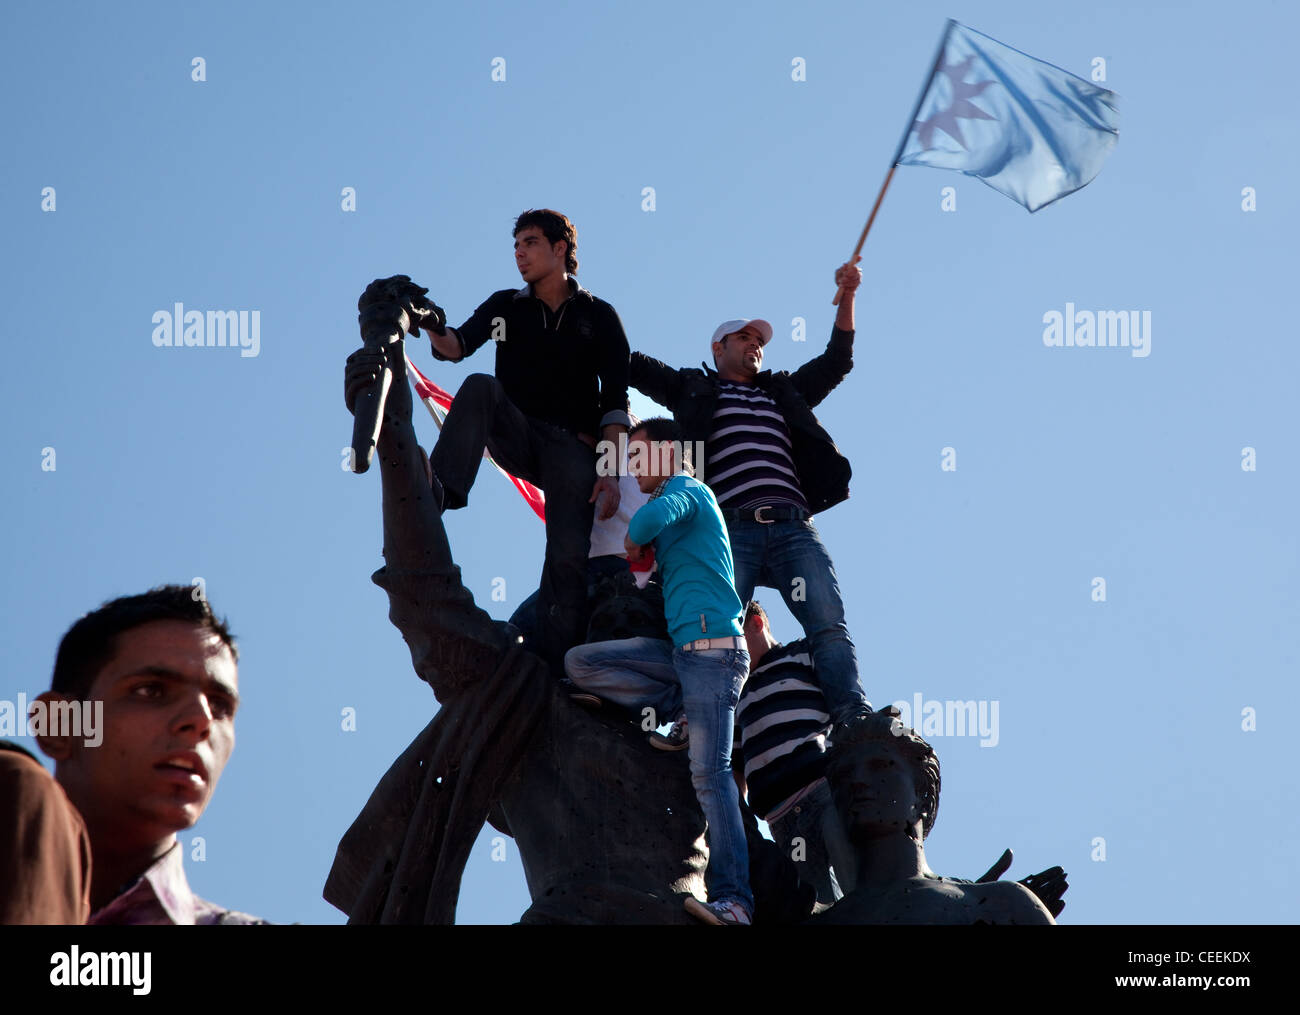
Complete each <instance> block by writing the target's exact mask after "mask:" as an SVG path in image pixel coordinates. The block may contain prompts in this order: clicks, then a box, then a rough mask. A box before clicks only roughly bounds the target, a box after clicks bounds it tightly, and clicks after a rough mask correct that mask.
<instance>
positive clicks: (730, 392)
mask: <svg viewBox="0 0 1300 1015" xmlns="http://www.w3.org/2000/svg"><path fill="white" fill-rule="evenodd" d="M856 260H857V259H856V258H855V260H854V261H851V262H848V263H846V264H842V265H840V267H839V268H838V269H837V270H836V272H835V284H836V285H837V286H839V287H840V290H841V299H840V303H839V309H838V311H837V312H836V315H835V322H834V325H833V327H832V328H831V338H830V342H829V343H828V344H827V346H826V351H825V352H823V353H821V354H820V355H818V356H814V357H813V358H812V359H810V360H809V361H808V362H806V363H804V364H803V365H802V366H801V367H799V368H798V369H796V370H794V371H785V370H777V371H772V370H763V369H762V367H763V350H764V347H765V346H766V345H767V344H768V343H769V342H770V341H771V340H772V325H771V324H769V323H768V322H767V321H763V320H747V319H737V320H730V321H724V322H723V323H722V324H720V325H719V326H718V327H717V328H716V329H715V330H714V332H713V339H712V343H711V349H712V353H713V364H714V367H715V368H716V369H710V368H709V367H708V366H707V365H704V369H703V370H699V369H696V368H687V369H682V370H675V369H673V368H671V367H669V366H667V365H665V364H663V363H661V362H659V361H658V360H656V359H653V358H652V357H650V356H647V355H645V354H644V353H641V352H635V353H633V354H632V360H631V385H632V387H634V388H636V389H637V390H639V391H641V392H642V393H643V394H646V395H648V396H650V397H651V398H653V399H654V400H655V401H656V402H659V403H660V404H661V405H666V406H667V407H668V408H669V409H670V410H671V411H672V412H673V415H674V418H675V419H676V421H677V423H678V424H679V425H680V426H681V428H682V431H683V433H684V435H685V439H686V441H687V443H688V444H690V445H692V446H698V445H699V444H703V446H704V461H703V463H698V462H697V463H696V466H697V477H698V478H699V479H700V480H701V481H702V482H704V483H706V484H708V486H709V487H710V488H711V489H712V490H713V494H714V497H715V498H716V499H717V502H718V507H719V508H720V509H721V510H722V517H723V519H724V520H725V521H726V523H727V536H728V540H729V542H730V544H731V553H732V558H733V561H734V572H735V579H736V595H737V596H738V597H739V598H740V601H741V602H742V603H743V602H746V601H747V600H748V599H749V598H750V597H751V596H752V595H753V594H754V589H755V587H756V586H758V585H765V586H767V587H769V588H773V589H776V590H777V591H778V592H780V593H781V597H782V598H783V599H784V600H785V603H786V606H787V607H789V609H790V612H791V613H792V614H793V615H794V617H795V619H796V620H797V621H798V622H799V624H800V626H801V627H802V628H803V631H804V636H805V637H806V638H807V639H808V643H809V646H810V652H811V654H812V657H813V659H814V660H816V664H817V668H818V670H819V671H820V673H821V682H822V689H823V691H824V692H825V695H826V701H827V704H828V711H829V712H830V715H831V718H832V720H833V721H834V722H836V723H851V722H854V721H856V720H859V719H861V718H862V717H863V716H865V715H867V714H868V713H870V711H871V705H870V703H869V702H868V701H867V696H866V694H865V693H864V691H863V688H862V684H861V681H860V680H859V676H858V657H857V650H856V649H855V647H854V644H853V639H852V638H851V637H850V636H849V630H848V625H847V623H846V622H845V616H844V600H843V597H842V596H841V594H840V586H839V579H838V578H837V577H836V574H835V568H834V565H833V564H832V563H831V558H830V555H829V554H828V553H827V552H826V547H825V546H823V545H822V541H821V536H820V535H819V534H818V532H817V527H816V526H815V525H814V524H813V514H814V513H816V512H820V511H825V510H828V509H829V508H832V507H834V506H835V505H836V504H839V503H842V502H843V501H844V500H845V499H846V498H847V497H848V495H849V478H850V475H851V472H852V469H851V467H850V465H849V461H848V459H847V458H845V457H844V455H842V454H841V453H840V451H839V449H838V448H837V447H836V446H835V442H834V441H833V440H831V437H830V434H828V433H827V432H826V430H825V429H824V428H823V427H822V425H821V423H820V422H818V420H817V417H816V416H814V415H813V411H812V410H813V408H814V407H815V406H817V405H818V404H819V403H820V402H821V401H822V400H823V399H824V398H826V396H827V395H829V394H830V393H831V391H832V390H834V389H835V387H836V386H837V385H838V384H839V383H840V382H841V381H842V380H843V379H844V378H845V377H846V376H847V375H848V372H849V371H850V370H851V369H852V367H853V328H854V310H853V307H854V298H855V293H856V291H857V288H858V286H859V284H860V283H861V281H862V272H861V270H860V269H859V268H858V266H857V263H856Z"/></svg>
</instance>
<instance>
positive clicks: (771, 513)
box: [722, 504, 812, 525]
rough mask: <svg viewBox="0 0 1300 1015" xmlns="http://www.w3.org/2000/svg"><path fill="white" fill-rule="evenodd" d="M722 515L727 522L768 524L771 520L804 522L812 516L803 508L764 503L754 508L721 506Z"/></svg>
mask: <svg viewBox="0 0 1300 1015" xmlns="http://www.w3.org/2000/svg"><path fill="white" fill-rule="evenodd" d="M722 517H723V520H724V521H728V522H762V523H763V524H764V525H770V524H771V523H772V522H806V521H808V519H810V518H811V517H812V512H811V511H805V510H804V509H803V508H797V507H787V506H782V507H776V506H773V505H771V504H764V505H763V506H762V507H756V508H743V509H741V508H723V509H722Z"/></svg>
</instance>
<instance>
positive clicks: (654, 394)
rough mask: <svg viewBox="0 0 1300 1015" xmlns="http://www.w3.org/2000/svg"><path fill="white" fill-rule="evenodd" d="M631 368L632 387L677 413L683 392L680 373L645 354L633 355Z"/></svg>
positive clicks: (635, 353) (637, 353)
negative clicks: (678, 400)
mask: <svg viewBox="0 0 1300 1015" xmlns="http://www.w3.org/2000/svg"><path fill="white" fill-rule="evenodd" d="M629 366H630V368H631V377H630V379H629V383H630V384H631V385H632V387H634V388H636V389H637V391H639V392H641V394H643V395H645V396H646V397H647V398H653V399H654V400H655V401H656V402H658V403H659V404H660V405H662V406H664V407H665V408H667V409H668V411H669V412H676V411H677V398H678V396H679V395H680V394H681V391H682V375H681V374H680V373H679V372H678V371H676V370H674V369H673V368H672V367H670V366H666V365H665V364H663V363H660V362H659V361H658V360H657V359H655V358H654V357H652V356H647V355H646V354H645V353H643V352H634V353H632V358H631V360H630V363H629Z"/></svg>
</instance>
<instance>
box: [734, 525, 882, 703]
mask: <svg viewBox="0 0 1300 1015" xmlns="http://www.w3.org/2000/svg"><path fill="white" fill-rule="evenodd" d="M727 535H728V536H729V538H730V540H731V556H732V559H733V561H734V562H735V569H736V595H738V596H739V597H740V601H741V603H742V604H743V603H748V602H749V601H750V600H751V599H752V598H754V586H756V585H765V586H767V587H768V588H772V589H775V590H776V591H778V592H779V593H781V598H782V599H784V600H785V605H786V606H787V607H789V609H790V612H791V613H792V614H794V619H795V620H797V621H799V624H800V626H801V627H802V628H803V632H804V636H805V637H806V638H807V639H808V643H809V645H810V646H811V647H812V657H813V666H814V667H815V669H816V671H817V680H818V681H819V682H820V683H821V687H822V693H823V694H825V695H826V708H827V711H828V712H830V715H831V721H832V722H842V721H844V720H845V719H847V718H849V717H850V716H852V715H853V714H854V713H855V712H858V711H861V710H862V709H864V708H868V707H869V704H868V702H867V696H866V695H865V694H864V693H863V691H862V684H861V682H860V680H859V679H858V654H857V652H856V650H855V649H854V648H853V641H852V640H851V639H850V638H849V629H848V627H847V626H846V625H845V623H844V600H843V599H842V598H841V596H840V583H839V579H838V578H836V577H835V568H834V566H833V565H832V564H831V558H830V555H829V554H828V553H827V552H826V547H824V546H823V545H822V541H821V537H820V536H818V535H817V529H816V528H815V527H814V526H813V523H812V522H811V521H807V522H800V521H786V522H770V523H765V522H759V521H754V520H753V519H746V520H743V521H728V522H727Z"/></svg>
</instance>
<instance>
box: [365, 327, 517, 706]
mask: <svg viewBox="0 0 1300 1015" xmlns="http://www.w3.org/2000/svg"><path fill="white" fill-rule="evenodd" d="M404 346H405V342H404V341H398V342H394V343H393V344H392V345H389V346H387V347H385V349H384V350H383V351H382V352H377V351H370V350H366V349H360V350H358V351H357V352H354V353H353V354H352V355H351V356H349V357H348V366H347V372H346V375H345V387H344V399H345V401H346V403H347V406H348V409H349V410H351V409H352V406H353V404H354V402H355V399H356V393H357V391H359V390H360V389H361V388H363V387H364V386H365V385H367V384H369V383H373V380H374V378H375V376H377V374H378V372H379V371H380V370H381V369H382V368H383V363H384V360H385V359H387V360H388V362H389V364H390V366H391V369H392V371H393V383H392V387H391V388H390V389H389V392H388V401H387V403H386V405H385V408H384V424H383V429H382V430H381V431H380V434H379V444H378V447H377V448H376V454H377V456H378V458H379V464H380V470H379V472H380V476H381V479H382V484H383V512H384V567H383V568H381V569H380V570H379V571H377V572H376V573H375V575H374V581H375V583H376V584H377V585H379V586H380V587H381V588H383V589H384V591H386V592H387V593H388V603H389V611H388V616H389V619H390V620H391V621H392V622H393V624H394V626H396V627H397V629H398V630H399V631H401V632H402V637H403V638H404V639H405V640H406V644H407V646H408V647H409V648H410V650H411V663H412V665H413V666H414V667H415V672H416V673H417V674H418V675H419V676H420V678H421V679H422V680H425V681H426V682H428V683H429V684H430V685H431V686H432V687H433V690H434V693H435V694H437V696H438V700H439V701H442V702H444V703H445V702H446V701H447V700H448V699H449V697H450V696H451V695H453V694H455V693H456V692H457V691H458V690H459V689H460V688H463V687H465V686H467V685H469V684H472V683H475V682H477V681H482V680H484V679H486V678H487V677H488V676H490V675H491V674H492V673H493V672H494V671H495V670H496V668H497V667H498V665H500V662H501V660H502V659H503V658H504V657H505V655H506V654H507V653H508V652H509V651H510V650H511V648H513V647H514V646H513V642H514V641H515V640H517V637H516V636H517V635H518V632H517V631H515V630H514V629H513V628H511V627H510V626H509V625H508V624H503V623H500V622H498V621H494V620H493V619H492V618H491V617H490V616H488V614H486V613H485V612H484V611H483V610H481V609H479V608H478V607H477V606H476V605H475V604H474V597H473V596H472V595H471V594H470V592H469V590H468V589H466V588H465V586H464V584H463V583H462V582H461V578H460V569H459V568H458V567H456V562H455V561H454V560H453V559H452V556H451V547H450V545H449V544H448V542H447V532H446V530H445V529H444V528H443V524H442V514H441V511H440V509H439V504H438V497H437V495H436V494H435V492H434V490H433V488H432V487H431V485H430V476H431V473H430V470H429V463H428V461H427V460H426V459H425V457H424V452H423V451H422V450H421V448H420V445H419V444H418V443H417V441H416V439H415V428H414V426H413V425H412V423H411V388H410V385H409V383H408V382H407V379H406V351H405V348H404Z"/></svg>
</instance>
